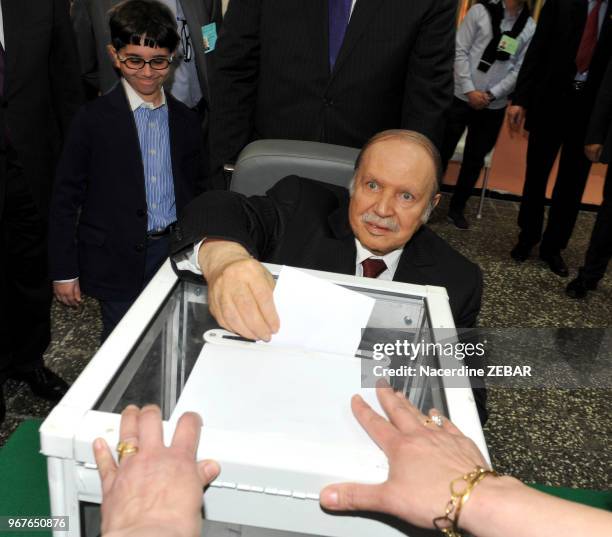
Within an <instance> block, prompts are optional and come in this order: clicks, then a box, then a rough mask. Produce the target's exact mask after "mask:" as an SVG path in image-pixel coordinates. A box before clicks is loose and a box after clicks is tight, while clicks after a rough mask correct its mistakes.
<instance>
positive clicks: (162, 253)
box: [100, 235, 170, 341]
mask: <svg viewBox="0 0 612 537" xmlns="http://www.w3.org/2000/svg"><path fill="white" fill-rule="evenodd" d="M169 247H170V235H165V236H163V237H160V238H157V239H148V240H147V252H146V257H145V277H144V283H143V286H142V289H144V288H145V287H146V286H147V284H148V283H149V282H150V281H151V279H152V278H153V276H155V273H156V272H157V271H158V269H159V267H161V266H162V264H163V262H164V261H165V260H166V259H167V257H168V250H169ZM142 289H140V291H142ZM135 300H136V299H132V300H100V309H101V310H102V338H101V339H102V341H104V340H105V339H106V338H107V337H108V336H109V335H110V333H111V332H112V331H113V330H114V329H115V326H117V324H119V321H120V320H121V319H122V318H123V316H124V315H125V314H126V313H127V311H128V310H129V309H130V307H131V305H132V304H133V303H134V301H135Z"/></svg>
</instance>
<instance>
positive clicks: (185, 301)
mask: <svg viewBox="0 0 612 537" xmlns="http://www.w3.org/2000/svg"><path fill="white" fill-rule="evenodd" d="M268 268H269V269H270V270H271V272H272V273H273V275H275V276H276V275H277V274H278V272H279V270H280V267H278V266H275V265H268ZM306 272H309V273H311V274H313V275H316V276H318V277H322V278H325V279H328V280H330V281H332V282H333V283H336V284H338V285H341V286H344V287H346V288H348V289H351V290H354V291H357V292H360V293H364V294H366V295H368V296H370V297H372V298H374V299H375V305H374V308H373V311H372V314H371V316H370V319H369V321H368V325H367V327H365V329H364V330H363V331H362V338H361V342H360V344H359V348H358V350H357V352H356V353H355V354H354V355H350V356H348V355H337V354H328V353H323V352H318V351H308V350H305V349H297V348H293V349H292V348H278V347H270V346H267V345H265V344H264V345H262V344H259V343H256V342H251V341H248V340H244V339H242V338H238V337H235V336H232V335H230V334H229V333H227V332H226V331H224V330H222V329H221V328H220V327H219V325H218V324H217V323H216V321H215V319H214V318H213V317H212V316H211V314H210V312H209V309H208V304H207V289H206V287H205V285H204V284H203V283H194V282H188V281H183V280H179V279H178V278H177V277H176V275H175V274H174V272H173V271H172V268H171V266H170V264H169V263H166V264H165V265H164V266H163V267H162V269H160V272H159V273H158V274H157V275H156V277H155V278H154V279H153V281H152V282H151V284H150V285H149V286H148V287H147V289H145V291H144V292H143V293H142V295H141V296H140V297H139V298H138V300H137V302H136V303H135V304H134V306H133V307H132V308H131V309H130V311H129V312H128V314H127V315H126V317H125V318H124V319H123V320H122V322H121V323H120V324H119V326H118V327H117V329H116V330H115V331H114V332H113V333H112V334H111V336H110V337H109V338H108V340H107V341H106V342H105V343H104V345H103V346H102V347H101V348H100V350H99V351H98V353H97V354H96V356H95V357H94V358H93V359H92V361H91V363H90V364H89V365H88V367H87V368H86V370H85V371H84V372H83V374H82V375H81V377H79V379H78V380H77V382H75V384H74V385H73V387H72V388H71V390H70V391H69V393H68V394H67V396H66V397H65V398H64V400H62V402H61V403H60V404H59V405H58V406H57V407H56V408H55V409H54V411H53V412H52V414H51V415H50V416H49V418H48V419H47V421H46V422H45V423H44V424H43V427H42V429H41V446H42V451H43V453H45V454H46V455H47V456H52V457H63V458H74V459H75V460H76V461H80V463H82V464H84V465H85V466H86V467H87V466H88V465H89V466H90V467H91V466H92V465H93V463H94V459H93V453H92V451H91V442H92V441H93V440H94V438H96V437H98V436H104V437H105V438H107V441H108V442H109V444H110V445H114V444H116V442H117V440H118V425H119V414H120V412H121V411H122V410H123V408H125V406H127V405H128V404H136V405H139V406H142V405H145V404H157V405H159V406H160V407H161V409H162V414H163V418H164V420H165V422H164V430H165V434H166V435H167V436H168V438H169V437H170V436H171V434H172V431H173V430H174V427H175V423H176V420H177V419H178V417H179V416H180V414H182V413H183V412H184V411H187V410H195V411H198V412H199V413H200V414H201V415H202V416H203V420H204V426H203V430H202V437H201V441H200V447H199V450H198V457H199V458H214V459H216V460H218V461H219V462H220V465H221V474H220V475H219V477H218V478H217V480H216V481H215V482H214V483H213V484H212V485H211V487H210V488H209V490H208V491H207V493H206V495H205V517H206V518H207V519H210V520H218V521H223V522H231V523H238V524H249V525H252V526H258V527H265V528H274V529H277V530H286V531H300V532H308V533H313V534H317V535H334V536H338V537H341V536H344V535H346V536H348V535H351V536H354V535H364V536H365V535H372V534H373V533H374V532H375V533H376V535H387V534H389V535H394V534H402V533H403V534H406V533H407V532H406V530H405V529H401V528H400V529H396V528H394V524H391V525H389V524H386V523H381V522H379V521H377V520H373V519H371V518H369V517H368V518H363V517H361V516H341V517H339V516H335V515H331V514H326V513H324V512H323V511H322V510H321V509H320V507H319V504H318V493H319V490H320V489H321V488H322V487H323V486H325V485H327V484H330V483H334V482H338V481H346V480H350V481H362V482H380V481H383V480H384V479H386V476H387V471H388V466H387V461H386V458H385V456H384V454H383V453H382V451H380V450H379V448H378V447H376V446H375V444H374V443H373V442H372V441H371V440H370V439H369V437H368V436H367V434H366V433H365V432H364V431H363V430H362V429H361V428H360V426H359V425H358V423H357V421H356V420H355V418H354V417H353V416H352V413H351V410H350V398H351V396H352V395H353V394H355V393H359V394H361V395H362V397H364V399H365V400H366V401H368V402H369V403H370V404H371V405H372V406H373V407H374V408H375V409H377V410H378V411H381V409H380V406H379V404H378V401H377V400H376V394H375V390H374V386H375V384H376V381H377V380H378V379H379V378H380V377H384V378H385V379H386V380H387V381H389V382H390V383H391V385H392V386H393V388H394V389H395V390H397V391H401V392H402V393H404V394H405V396H406V397H407V398H408V399H409V400H410V401H412V402H413V403H414V404H415V405H416V406H417V407H418V408H419V409H421V410H422V411H423V412H426V411H427V410H429V409H430V408H432V407H436V408H437V409H439V410H440V411H441V412H442V413H443V414H445V415H447V416H449V417H450V418H451V419H453V421H455V422H456V423H457V424H458V426H459V427H460V428H461V429H462V430H463V431H464V432H465V433H466V434H467V435H468V436H470V437H471V438H472V439H473V440H474V441H475V442H476V443H477V445H478V446H479V447H480V448H481V450H482V451H483V452H484V453H485V454H486V446H485V443H484V437H483V435H482V430H481V427H480V423H479V421H478V415H477V412H476V408H475V405H474V401H473V397H472V393H471V390H470V388H469V380H468V379H465V384H464V385H463V386H460V387H453V388H452V389H451V388H449V387H448V386H446V385H445V382H446V381H445V377H443V376H414V377H411V376H405V375H389V374H386V373H385V371H388V370H390V369H398V368H399V367H401V366H402V365H404V361H402V360H400V361H399V362H398V356H397V355H396V354H395V353H394V352H389V351H390V350H393V349H396V350H397V345H398V342H412V343H414V342H421V343H427V342H435V341H436V340H437V339H439V338H440V337H441V336H440V334H439V330H444V338H445V339H448V333H449V330H451V331H452V330H454V325H453V319H452V315H451V312H450V308H449V305H448V298H447V295H446V291H445V290H444V289H442V288H438V287H424V286H415V285H409V284H402V283H397V282H385V281H379V280H372V279H366V278H357V277H353V276H345V275H339V274H332V273H324V272H318V271H306ZM324 307H326V308H329V307H333V305H325V306H324ZM313 337H316V334H313ZM385 345H391V347H389V346H387V347H385ZM416 358H423V359H425V357H416ZM426 359H427V361H428V363H429V364H430V365H432V366H434V367H435V366H436V365H437V364H436V360H437V358H436V356H435V355H433V356H429V355H428V356H427V357H426ZM454 386H457V384H454ZM81 481H82V483H84V484H83V485H79V486H83V487H84V488H87V487H89V488H90V489H91V490H90V489H88V490H86V491H84V492H83V494H82V497H83V498H87V499H88V500H89V501H94V502H95V501H98V496H97V495H99V486H98V484H97V483H95V479H93V478H92V480H90V481H88V480H86V479H82V480H81ZM87 483H89V485H88V484H87ZM398 531H399V533H398ZM410 535H413V533H412V532H411V533H410Z"/></svg>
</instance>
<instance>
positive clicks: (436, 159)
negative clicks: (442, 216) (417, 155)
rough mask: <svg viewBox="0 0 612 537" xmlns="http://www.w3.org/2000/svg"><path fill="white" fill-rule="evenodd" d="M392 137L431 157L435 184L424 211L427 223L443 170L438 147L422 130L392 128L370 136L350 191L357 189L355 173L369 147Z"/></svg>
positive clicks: (356, 163)
mask: <svg viewBox="0 0 612 537" xmlns="http://www.w3.org/2000/svg"><path fill="white" fill-rule="evenodd" d="M390 138H396V139H398V140H401V141H403V142H408V143H411V144H414V145H416V146H418V147H421V148H423V149H424V150H425V151H426V152H427V154H428V155H429V156H430V158H431V163H432V165H433V168H434V176H433V186H432V189H431V198H430V200H429V205H428V206H427V209H426V210H425V212H424V213H423V218H422V220H423V223H426V222H427V221H428V220H429V217H430V216H431V213H432V212H433V210H434V207H435V205H434V201H433V200H434V197H435V196H436V194H438V192H440V183H441V182H442V174H443V170H442V159H441V158H440V153H439V152H438V149H437V148H436V146H435V145H434V144H433V142H432V141H431V140H430V139H429V138H427V136H425V135H424V134H421V133H420V132H416V131H409V130H405V129H390V130H386V131H382V132H379V133H378V134H375V135H374V136H372V138H370V139H369V140H368V141H367V142H366V143H365V145H364V146H363V147H362V148H361V151H359V154H358V155H357V159H356V160H355V174H354V175H353V178H352V179H351V182H350V184H349V192H350V194H351V196H352V195H353V192H354V191H355V175H357V171H358V170H359V166H360V165H361V161H362V160H363V156H364V155H365V153H366V152H367V151H368V149H369V148H370V147H371V146H373V145H374V144H375V143H378V142H382V141H383V140H388V139H390Z"/></svg>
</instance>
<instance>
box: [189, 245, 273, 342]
mask: <svg viewBox="0 0 612 537" xmlns="http://www.w3.org/2000/svg"><path fill="white" fill-rule="evenodd" d="M198 262H199V264H200V268H201V269H202V273H203V274H204V277H205V278H206V281H207V283H208V303H209V307H210V312H211V313H212V315H213V316H214V317H215V319H217V322H218V323H219V324H220V325H221V326H223V327H224V328H227V329H228V330H231V331H232V332H236V333H237V334H240V335H241V336H243V337H246V338H249V339H261V340H263V341H269V340H270V338H271V337H272V334H274V333H276V332H278V329H279V327H280V320H279V318H278V313H277V312H276V308H275V307H274V300H273V296H272V293H273V291H274V278H273V277H272V275H271V274H270V273H269V272H268V271H267V270H266V269H265V268H264V266H263V265H262V264H261V263H260V262H259V261H257V260H256V259H253V258H252V257H251V256H250V255H249V253H248V252H247V251H246V250H245V249H244V248H243V247H242V246H241V245H239V244H237V243H235V242H230V241H206V242H204V243H203V244H202V246H201V247H200V251H199V254H198Z"/></svg>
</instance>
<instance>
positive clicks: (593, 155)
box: [584, 144, 603, 162]
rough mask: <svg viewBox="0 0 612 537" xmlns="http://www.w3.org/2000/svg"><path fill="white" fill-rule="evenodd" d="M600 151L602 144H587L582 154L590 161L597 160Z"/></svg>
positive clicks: (599, 156)
mask: <svg viewBox="0 0 612 537" xmlns="http://www.w3.org/2000/svg"><path fill="white" fill-rule="evenodd" d="M602 151H603V145H602V144H589V145H585V146H584V154H585V155H586V158H588V159H589V160H590V161H591V162H599V159H600V158H601V152H602Z"/></svg>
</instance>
